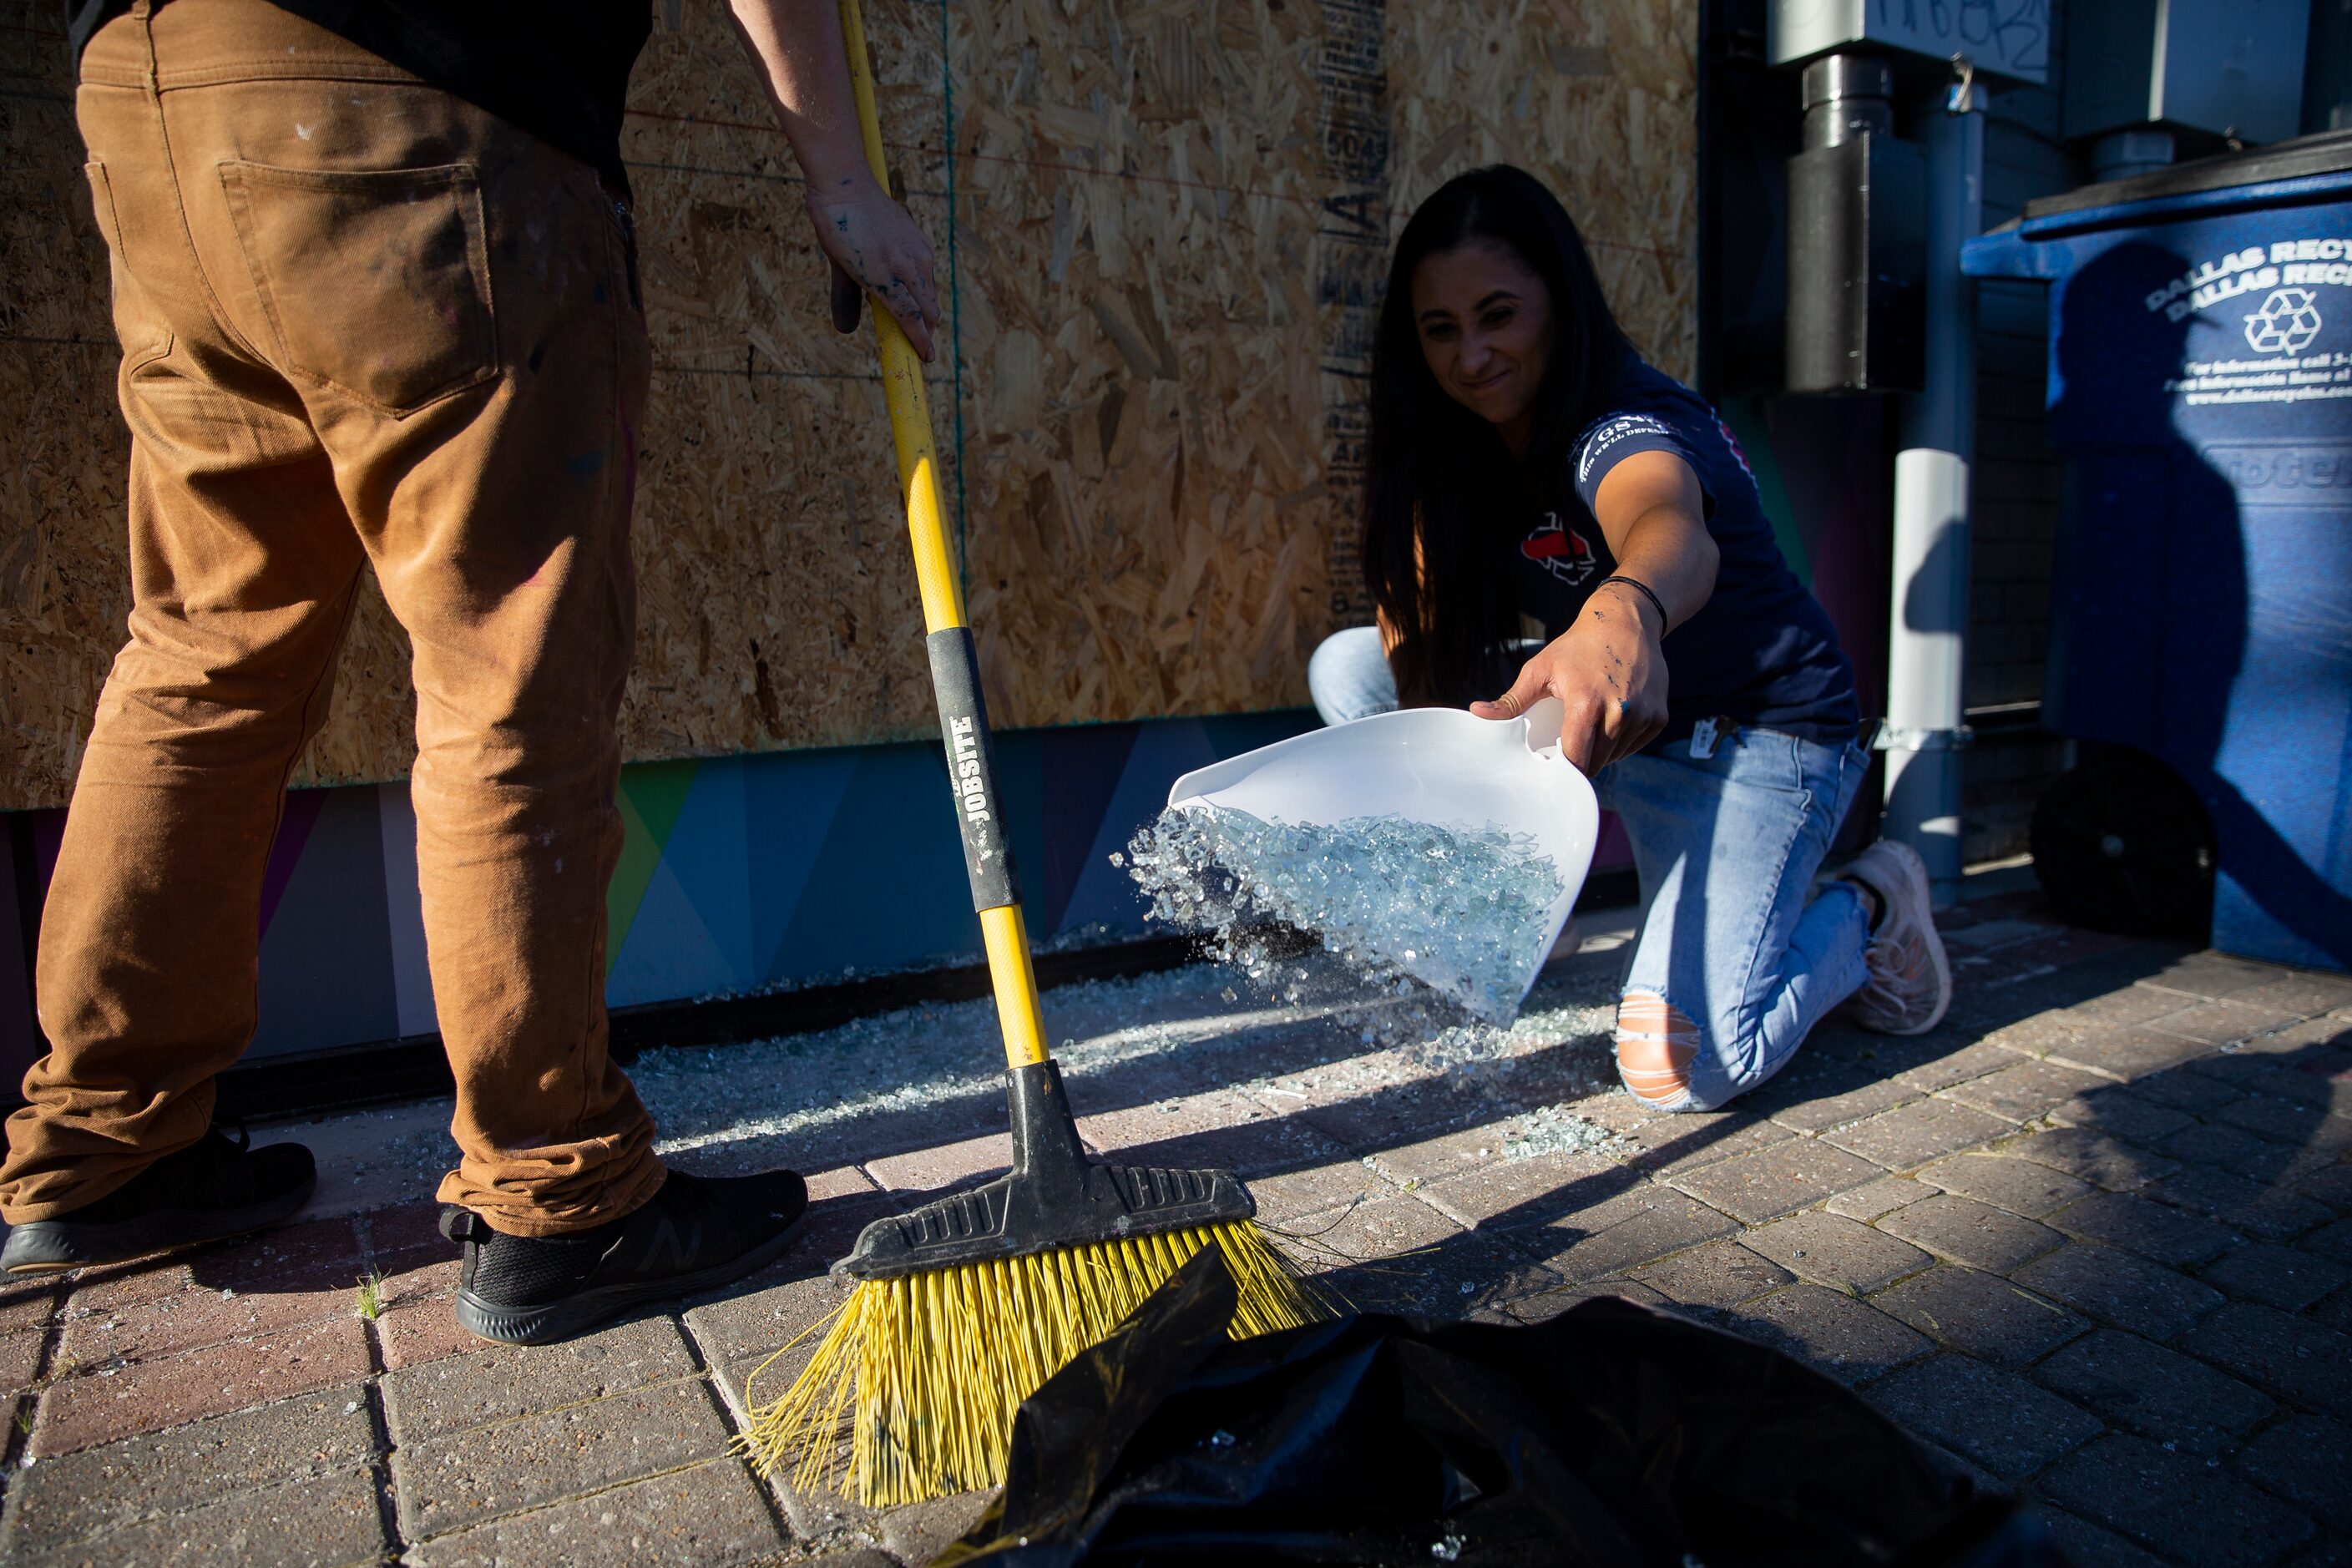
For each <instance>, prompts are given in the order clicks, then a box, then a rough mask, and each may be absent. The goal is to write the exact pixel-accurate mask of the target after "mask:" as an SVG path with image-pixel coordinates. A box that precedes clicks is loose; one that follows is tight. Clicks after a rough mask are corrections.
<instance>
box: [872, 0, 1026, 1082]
mask: <svg viewBox="0 0 2352 1568" xmlns="http://www.w3.org/2000/svg"><path fill="white" fill-rule="evenodd" d="M840 5H841V40H842V44H843V47H844V48H845V51H846V52H847V54H848V57H849V85H850V90H851V92H852V93H853V94H854V95H855V96H856V100H857V133H858V137H859V139H860V140H861V141H862V142H864V143H865V146H866V166H867V167H868V168H870V169H871V170H872V171H873V172H874V178H875V180H876V182H877V183H878V184H880V185H881V186H882V187H883V189H885V190H887V189H888V188H889V185H890V171H889V164H888V163H887V160H886V159H885V158H884V157H883V155H882V121H881V116H880V115H879V114H878V113H877V111H876V110H875V106H874V68H873V65H872V63H871V61H870V60H869V58H868V57H867V55H866V25H865V22H864V20H863V19H862V18H861V17H860V16H859V15H858V10H857V0H840ZM949 221H950V222H952V221H954V215H953V214H950V215H949ZM873 316H874V331H875V336H876V338H877V340H878V345H879V352H880V354H881V359H882V394H883V397H884V399H885V401H887V403H888V405H889V408H890V437H891V440H892V442H893V443H894V444H895V445H896V446H897V447H898V486H899V489H901V490H902V491H903V492H904V493H905V496H906V501H907V534H908V542H910V543H911V544H912V545H913V546H914V551H915V581H916V584H918V586H919V588H920V590H921V592H922V596H923V629H924V631H925V632H927V633H928V634H929V644H930V652H931V678H932V682H933V684H934V686H935V687H936V688H938V689H939V695H940V718H941V721H942V724H943V727H944V729H945V731H946V742H947V747H948V772H949V775H950V779H951V780H959V781H960V782H959V783H958V795H957V798H958V803H959V804H958V811H959V822H960V825H961V827H962V831H963V835H964V851H965V856H966V858H967V861H968V863H969V868H970V870H971V881H972V889H973V902H974V903H975V904H976V905H978V906H980V911H979V912H980V935H981V941H982V943H983V944H984V945H985V946H986V947H987V950H988V975H989V981H990V984H992V986H993V987H994V989H995V992H996V1021H997V1026H998V1027H999V1028H1000V1029H1002V1030H1003V1034H1004V1059H1005V1061H1006V1062H1008V1063H1009V1064H1011V1065H1012V1066H1013V1067H1016V1068H1018V1067H1027V1066H1031V1065H1033V1064H1034V1063H1037V1062H1042V1061H1044V1060H1045V1058H1046V1050H1045V1022H1044V1020H1043V1018H1041V1017H1040V1016H1039V1014H1038V1010H1037V976H1036V972H1035V971H1034V969H1033V968H1031V966H1030V962H1029V938H1028V934H1027V932H1026V931H1024V930H1023V927H1022V921H1021V904H1020V900H1019V896H1018V894H1017V893H1015V892H1014V890H1013V883H1012V875H1011V868H1010V867H1009V866H1008V865H1006V864H1005V862H1004V860H1003V854H1004V847H1005V846H1004V839H1003V831H1002V829H1003V824H1002V821H1001V816H1002V814H1001V812H999V811H998V810H997V794H996V781H995V778H994V776H993V774H994V772H995V769H994V766H993V763H992V754H991V750H990V746H989V739H988V721H987V717H986V715H985V713H984V712H982V710H981V707H980V697H979V693H980V681H979V671H978V667H977V665H976V664H975V663H974V662H973V660H972V658H971V636H970V633H969V630H968V628H967V627H966V626H965V625H964V618H963V595H962V594H961V591H960V590H959V589H958V587H957V584H956V567H955V555H954V553H953V552H951V551H950V550H949V549H948V537H947V529H946V527H945V524H944V516H945V513H944V510H943V509H942V508H941V507H940V476H939V455H938V453H937V452H936V451H934V450H933V449H932V447H931V412H930V405H929V402H928V401H927V400H926V399H925V397H924V395H923V362H922V359H921V356H919V355H918V354H917V353H915V345H914V344H913V343H910V342H908V341H907V334H906V333H905V332H904V331H900V330H899V326H898V321H896V320H895V319H894V318H893V317H892V316H891V314H890V312H889V311H887V310H884V309H882V307H881V302H880V301H879V300H876V301H874V302H873ZM943 634H944V635H943ZM991 857H993V858H994V864H993V866H991V865H990V864H989V863H988V862H989V860H990V858H991Z"/></svg>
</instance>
